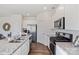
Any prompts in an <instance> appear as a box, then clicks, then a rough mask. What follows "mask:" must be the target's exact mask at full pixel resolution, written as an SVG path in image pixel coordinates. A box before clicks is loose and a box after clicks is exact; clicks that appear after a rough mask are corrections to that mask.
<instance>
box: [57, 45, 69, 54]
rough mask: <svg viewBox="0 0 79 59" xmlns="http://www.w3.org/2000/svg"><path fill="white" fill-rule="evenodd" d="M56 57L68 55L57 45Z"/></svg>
mask: <svg viewBox="0 0 79 59" xmlns="http://www.w3.org/2000/svg"><path fill="white" fill-rule="evenodd" d="M56 55H68V54H67V52H66V51H65V50H63V49H62V48H61V47H59V46H57V45H56Z"/></svg>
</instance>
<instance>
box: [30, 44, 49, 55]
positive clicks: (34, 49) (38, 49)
mask: <svg viewBox="0 0 79 59" xmlns="http://www.w3.org/2000/svg"><path fill="white" fill-rule="evenodd" d="M29 55H50V50H49V49H48V47H47V46H45V45H43V44H41V43H32V45H31V49H30V53H29Z"/></svg>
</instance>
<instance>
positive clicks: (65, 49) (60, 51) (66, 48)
mask: <svg viewBox="0 0 79 59" xmlns="http://www.w3.org/2000/svg"><path fill="white" fill-rule="evenodd" d="M56 55H79V47H75V46H74V45H73V44H72V42H56Z"/></svg>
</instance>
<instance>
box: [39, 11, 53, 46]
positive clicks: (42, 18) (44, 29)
mask: <svg viewBox="0 0 79 59" xmlns="http://www.w3.org/2000/svg"><path fill="white" fill-rule="evenodd" d="M52 23H53V22H52V16H51V12H49V11H48V12H43V13H40V14H38V15H37V42H40V43H42V44H45V45H47V46H48V44H49V40H48V38H46V36H45V35H44V33H48V32H49V30H50V29H51V28H52V26H53V25H52Z"/></svg>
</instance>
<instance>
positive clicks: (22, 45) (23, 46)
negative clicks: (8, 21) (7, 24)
mask: <svg viewBox="0 0 79 59" xmlns="http://www.w3.org/2000/svg"><path fill="white" fill-rule="evenodd" d="M30 36H31V35H27V36H26V37H24V39H23V40H20V42H17V43H14V42H13V43H10V42H8V40H7V39H2V40H0V55H27V54H28V53H29V50H30V49H29V48H30V45H29V38H30Z"/></svg>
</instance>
